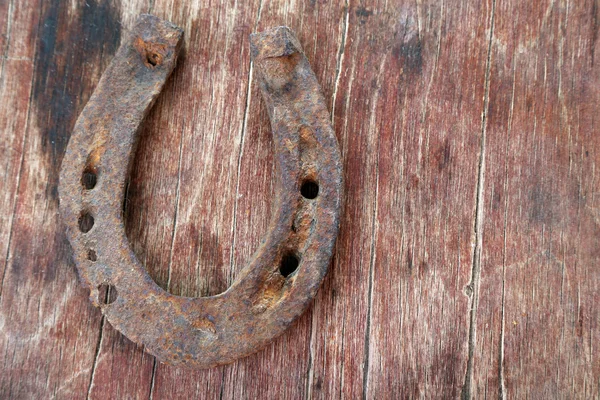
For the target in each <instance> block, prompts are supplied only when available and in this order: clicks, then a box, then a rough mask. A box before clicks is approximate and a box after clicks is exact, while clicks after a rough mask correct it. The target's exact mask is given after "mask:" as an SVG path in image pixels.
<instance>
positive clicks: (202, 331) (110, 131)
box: [59, 15, 342, 368]
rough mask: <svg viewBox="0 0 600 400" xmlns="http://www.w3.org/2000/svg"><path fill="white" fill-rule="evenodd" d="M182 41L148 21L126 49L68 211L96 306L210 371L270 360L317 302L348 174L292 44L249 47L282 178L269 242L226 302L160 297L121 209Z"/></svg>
mask: <svg viewBox="0 0 600 400" xmlns="http://www.w3.org/2000/svg"><path fill="white" fill-rule="evenodd" d="M182 37H183V31H182V30H181V29H179V28H178V27H176V26H174V25H172V24H171V23H169V22H166V21H163V20H161V19H159V18H156V17H154V16H150V15H142V16H140V17H139V19H138V21H137V23H136V25H135V27H134V28H133V30H132V31H131V32H130V33H129V34H128V35H127V36H125V37H124V39H123V41H122V44H121V46H120V48H119V50H118V51H117V53H116V55H115V57H114V59H113V61H112V63H111V64H110V66H109V67H108V69H107V70H106V71H105V72H104V74H103V76H102V78H101V80H100V82H99V84H98V86H97V88H96V90H95V92H94V94H93V95H92V97H91V99H90V100H89V102H88V103H87V106H86V107H85V109H84V110H83V112H82V114H81V115H80V117H79V119H78V121H77V123H76V126H75V129H74V132H73V134H72V136H71V139H70V142H69V144H68V148H67V152H66V155H65V157H64V160H63V165H62V170H61V175H60V185H59V193H60V211H61V216H62V218H63V220H64V223H65V225H66V227H67V235H68V238H69V241H70V243H71V245H72V248H73V252H74V258H75V262H76V265H77V269H78V271H79V274H80V276H81V279H82V281H83V282H84V284H85V285H87V286H88V288H89V290H90V300H91V301H92V302H93V304H94V305H95V306H97V307H100V309H101V310H102V313H103V314H104V315H105V316H106V318H107V319H108V321H109V322H110V323H111V324H112V325H113V326H114V327H115V328H116V329H118V330H119V331H120V332H122V333H123V334H124V335H125V336H127V337H128V338H129V339H131V340H133V341H134V342H136V343H139V344H143V345H144V346H145V348H146V350H147V351H148V352H150V353H152V354H154V355H155V356H156V357H157V358H158V359H159V360H160V361H162V362H165V363H169V364H173V365H185V366H188V367H194V368H207V367H211V366H215V365H219V364H225V363H229V362H232V361H234V360H235V359H238V358H240V357H243V356H246V355H248V354H251V353H254V352H256V351H257V350H259V349H261V348H263V347H264V346H265V345H267V344H268V343H269V342H270V341H271V340H273V338H275V337H277V336H278V335H280V334H281V333H283V332H284V331H285V330H286V329H287V328H288V327H289V326H290V324H291V323H292V322H293V321H294V320H295V319H296V318H297V317H298V316H299V315H301V314H302V312H303V311H304V310H305V309H306V307H307V306H308V304H309V303H310V301H311V300H312V298H313V297H314V295H315V293H316V291H317V289H318V287H319V285H320V283H321V281H322V280H323V277H324V276H325V274H326V272H327V268H328V265H329V261H330V258H331V254H332V249H333V245H334V243H335V239H336V236H337V231H338V219H339V208H340V194H341V188H342V182H341V162H340V152H339V148H338V144H337V140H336V138H335V135H334V132H333V130H332V128H331V125H330V115H329V113H328V111H327V108H326V106H325V101H324V98H323V96H322V94H321V89H320V86H319V84H318V82H317V80H316V77H315V75H314V73H313V71H312V70H311V68H310V65H309V63H308V60H307V59H306V57H305V56H304V54H303V51H302V48H301V46H300V44H299V42H298V40H297V39H296V37H295V36H294V34H293V33H292V32H291V31H290V29H288V28H287V27H278V28H274V29H271V30H268V31H266V32H263V33H260V34H254V35H251V37H250V41H251V51H252V58H253V60H254V63H255V69H256V71H257V75H258V81H259V84H260V88H261V91H262V94H263V98H264V100H265V102H266V104H267V108H268V111H269V116H270V120H271V127H272V131H273V141H274V150H275V153H276V168H277V171H278V172H277V186H276V195H275V199H274V207H275V208H274V210H275V212H274V215H273V218H272V220H271V223H270V225H269V231H268V233H267V234H266V236H265V238H264V240H263V241H262V242H261V245H260V247H259V248H258V250H257V251H256V252H255V253H254V255H253V257H252V259H251V260H250V261H249V263H248V264H247V266H246V267H245V268H244V269H243V270H242V271H241V272H240V273H239V276H238V277H237V279H236V281H235V282H234V283H233V284H232V285H231V287H230V288H229V289H228V290H227V291H226V292H224V293H222V294H220V295H217V296H212V297H203V298H188V297H181V296H175V295H172V294H170V293H168V292H166V291H165V290H163V289H162V288H161V287H159V286H158V285H157V284H156V283H155V282H154V281H153V280H152V278H151V277H150V276H149V275H148V273H147V271H146V269H145V268H144V266H143V265H142V264H141V263H140V261H139V260H138V259H137V258H136V256H135V254H134V253H133V251H132V249H131V247H130V245H129V242H128V240H127V237H126V235H125V229H124V224H123V217H122V202H123V197H124V187H125V181H126V178H127V175H128V171H129V166H130V164H131V162H132V159H133V154H134V150H135V144H136V136H137V135H138V131H139V129H138V127H139V125H140V123H141V122H142V120H143V119H144V117H145V115H146V114H147V112H148V110H149V109H150V108H151V107H152V104H153V102H154V100H155V99H156V97H157V96H158V94H159V93H160V91H161V89H162V88H163V85H164V83H165V81H166V80H167V78H168V77H169V75H170V74H171V72H172V71H173V69H174V67H175V64H176V61H177V56H178V52H179V49H180V47H181V43H182ZM257 173H263V172H262V171H257ZM104 296H106V298H104Z"/></svg>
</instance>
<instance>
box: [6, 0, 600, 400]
mask: <svg viewBox="0 0 600 400" xmlns="http://www.w3.org/2000/svg"><path fill="white" fill-rule="evenodd" d="M140 12H151V13H154V14H156V15H158V16H160V17H162V18H166V19H169V20H171V21H173V22H174V23H176V24H178V25H180V26H182V27H183V28H184V29H185V31H186V39H185V46H186V47H185V54H184V56H183V57H182V58H181V60H180V65H179V66H178V68H177V69H176V71H175V72H174V75H173V77H172V78H171V79H170V81H169V83H168V85H167V87H166V89H165V91H164V93H163V94H162V95H161V97H160V98H159V101H158V102H157V104H156V106H155V108H154V109H153V111H152V113H151V115H150V116H149V118H148V120H147V121H146V122H145V125H144V133H143V139H142V140H141V143H140V145H139V149H138V152H137V154H136V163H135V169H134V171H133V172H132V175H131V178H130V184H129V190H128V200H127V203H126V217H127V218H126V219H127V229H128V236H129V239H130V241H131V243H132V245H133V247H134V249H135V251H136V254H137V255H138V256H139V258H140V259H141V260H142V261H143V262H144V263H145V265H146V267H147V268H148V271H149V272H150V274H151V276H152V277H153V278H154V279H155V280H156V282H157V283H158V284H159V285H161V286H162V287H163V288H165V289H168V290H169V291H170V292H172V293H175V294H182V295H187V296H205V295H212V294H216V293H220V292H222V291H224V290H226V289H227V287H228V285H229V284H230V283H231V282H232V280H233V279H234V277H235V274H236V272H237V271H239V270H240V268H241V266H243V265H244V263H245V261H246V260H247V259H248V258H249V256H250V255H251V254H252V252H253V251H254V249H255V248H256V247H257V244H258V242H259V240H260V237H261V235H262V234H264V233H265V231H266V229H267V224H268V221H269V217H270V212H271V210H270V207H271V197H272V194H273V188H272V176H273V172H272V168H273V158H272V154H271V139H270V129H269V125H268V118H267V116H266V111H265V109H264V106H263V104H262V100H261V99H260V94H259V93H258V88H257V87H256V84H255V82H254V79H253V78H254V77H253V71H252V69H251V67H250V57H249V44H248V40H247V36H248V34H249V33H251V32H253V31H256V30H262V29H264V28H266V27H270V26H274V25H288V26H290V27H291V28H292V29H294V30H295V32H296V33H297V34H298V36H299V38H300V40H301V42H302V44H303V46H304V49H305V52H306V54H307V57H308V59H309V60H310V62H311V63H312V66H313V69H314V70H315V72H316V74H317V77H318V79H319V80H320V82H321V85H322V87H323V91H324V93H325V95H326V97H327V99H328V100H329V107H330V110H331V111H332V114H333V118H332V120H333V124H334V127H335V131H336V134H337V136H338V139H339V141H340V146H341V149H342V153H343V158H344V174H345V180H346V183H345V188H346V193H345V198H344V210H343V213H342V225H341V231H340V237H339V240H338V244H337V249H336V252H335V257H334V262H333V264H332V268H331V270H330V273H329V275H328V277H327V278H326V280H325V283H324V285H323V287H322V288H321V290H320V292H319V294H318V296H317V298H316V299H315V301H314V304H313V306H312V307H311V308H310V310H309V311H308V312H307V313H306V314H305V315H304V316H302V317H301V318H300V319H299V320H298V322H297V323H296V324H295V325H294V326H293V327H292V329H291V330H289V331H288V332H287V333H286V334H285V335H283V336H282V337H281V338H279V339H278V340H276V341H275V342H274V343H273V344H272V345H270V346H269V347H267V348H266V349H265V350H264V351H261V352H260V353H258V354H256V355H253V356H250V357H248V358H246V359H243V360H240V361H238V362H236V363H234V364H232V365H228V366H223V367H219V368H215V369H211V370H206V371H189V370H183V369H180V368H173V367H169V366H166V365H162V364H160V363H157V362H155V360H154V358H153V357H151V356H149V355H147V354H145V353H144V352H143V351H142V349H141V348H139V347H136V346H135V345H133V344H132V343H131V342H129V341H128V340H127V339H126V338H124V337H123V336H122V335H120V334H119V333H118V332H116V331H115V330H114V329H112V327H111V326H110V324H108V323H105V322H104V319H103V318H102V315H101V313H100V312H99V311H98V310H96V309H94V308H93V307H92V306H91V304H90V303H89V302H88V299H87V293H86V292H85V290H84V289H83V288H82V287H81V286H80V285H79V283H78V281H77V275H76V272H75V269H74V266H73V263H72V261H71V255H70V249H69V246H68V244H67V242H66V240H65V236H64V234H63V230H62V227H61V225H60V221H59V216H58V214H57V209H58V198H57V192H56V185H57V179H58V171H59V166H60V163H61V160H62V156H63V153H64V150H65V146H66V144H67V141H68V138H69V135H70V132H71V130H72V128H73V125H74V123H75V119H76V118H77V116H78V114H79V113H80V112H81V110H82V109H83V107H84V105H85V103H86V101H87V99H88V98H89V96H90V94H91V93H92V91H93V89H94V86H95V84H96V83H97V82H98V79H99V77H100V75H101V74H102V71H103V70H104V68H105V67H106V66H107V64H108V62H109V61H110V59H111V56H112V55H113V54H114V52H115V50H116V48H117V46H118V43H119V39H120V34H121V32H122V31H123V30H124V29H127V28H128V27H129V26H131V23H132V22H133V19H134V18H135V15H137V14H138V13H140ZM599 19H600V4H599V2H598V0H582V1H570V2H569V1H550V0H543V1H539V2H524V1H520V0H510V1H502V2H501V1H499V0H487V1H481V2H480V1H473V2H460V1H450V2H448V1H422V0H417V1H416V2H405V1H396V2H378V1H374V0H369V1H364V2H360V3H359V2H355V1H348V2H346V3H343V2H329V1H321V0H312V1H294V2H287V1H267V0H249V1H247V2H232V1H230V2H208V3H206V2H201V1H200V0H189V1H187V0H181V1H176V2H172V1H166V0H136V1H131V2H129V1H124V0H121V1H118V0H86V1H66V0H49V1H42V0H0V57H1V58H0V98H2V103H1V106H0V135H1V136H0V139H1V141H0V194H1V196H0V279H1V283H0V284H1V285H0V398H16V399H20V398H67V399H71V398H85V397H90V398H154V399H159V398H207V399H213V398H228V399H241V398H248V399H253V398H286V399H300V398H323V399H330V398H344V399H346V398H348V399H350V398H361V397H362V398H417V397H426V398H432V397H433V398H448V397H459V396H461V395H462V396H463V397H464V398H470V397H472V398H483V397H490V398H497V397H500V398H597V397H600V350H599V348H600V346H599V345H598V343H600V312H599V306H598V304H600V246H599V244H600V177H597V176H596V175H597V174H598V171H597V165H600V134H599V133H598V129H600V128H598V127H599V126H600V117H599V116H598V107H599V105H600V64H598V60H597V57H600V44H598V40H597V38H598V29H599V27H600V22H599Z"/></svg>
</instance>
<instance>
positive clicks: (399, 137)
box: [345, 1, 492, 398]
mask: <svg viewBox="0 0 600 400" xmlns="http://www.w3.org/2000/svg"><path fill="white" fill-rule="evenodd" d="M359 10H360V11H361V12H360V13H359V12H358V11H359ZM491 15H492V3H491V2H469V3H464V4H463V5H462V6H460V7H458V6H456V5H455V6H453V7H449V6H448V5H447V4H445V3H444V2H437V1H431V2H417V3H416V4H410V5H408V4H393V3H392V4H389V5H387V8H386V7H384V6H383V5H380V4H377V3H376V2H374V4H373V5H372V6H369V7H366V8H365V9H357V10H356V12H355V13H354V16H355V18H351V19H350V26H351V28H352V26H353V25H354V26H355V27H357V26H358V27H360V28H355V29H357V30H359V34H358V35H359V39H356V40H354V41H353V47H354V53H355V55H351V54H352V53H350V54H349V55H348V56H350V57H352V56H353V59H352V61H350V62H348V65H350V66H357V67H356V70H357V73H356V79H355V82H356V83H355V84H354V85H353V90H354V87H355V86H357V85H362V86H363V87H364V88H363V89H362V91H361V92H359V93H360V95H358V96H356V97H358V98H363V99H365V100H366V101H365V103H367V104H366V105H365V106H364V107H363V108H362V109H361V108H359V109H358V110H356V111H345V114H346V115H348V114H349V115H368V116H369V120H366V119H365V120H366V121H364V122H363V125H362V126H359V127H357V128H354V129H352V130H353V131H355V132H364V134H370V135H371V136H372V137H373V138H374V139H373V141H374V142H375V144H374V145H373V147H372V148H371V149H369V150H366V151H371V152H372V154H373V157H375V158H376V161H375V163H376V171H375V176H373V175H369V176H368V179H369V180H370V181H374V182H375V188H374V190H368V192H370V196H369V195H367V194H366V193H365V194H364V195H363V197H364V198H368V199H372V200H371V201H373V202H374V203H375V206H374V210H373V219H374V220H373V221H372V223H373V226H374V228H373V232H372V233H371V235H372V239H371V240H372V241H371V243H370V246H371V248H370V253H371V254H370V256H371V260H370V263H369V267H368V269H369V278H368V279H369V280H370V282H371V285H370V287H369V304H370V309H369V313H368V320H367V337H366V341H367V342H366V344H365V346H368V348H367V350H368V354H366V355H365V356H366V359H365V360H366V361H365V362H366V363H367V365H366V368H367V370H366V371H365V372H364V373H365V378H364V385H365V387H364V388H363V391H364V392H365V397H367V398H385V397H387V396H390V394H393V393H395V394H398V395H400V396H401V397H407V398H413V397H414V398H421V397H422V398H430V397H439V398H456V397H458V396H459V395H460V393H461V389H462V386H463V381H464V377H465V370H466V368H467V360H468V341H467V338H468V336H469V308H470V298H469V296H468V293H467V292H466V290H465V289H466V286H467V285H468V284H469V281H470V279H471V272H472V261H473V251H474V248H473V244H474V242H475V236H474V226H475V216H476V214H475V209H476V206H475V204H476V192H477V182H478V173H477V167H478V163H479V150H480V140H481V129H482V125H481V124H482V121H481V115H482V110H483V107H484V101H485V99H484V97H485V90H484V88H485V85H484V84H485V76H486V68H487V65H486V64H487V62H486V61H487V57H486V55H487V49H488V43H489V29H490V24H491ZM475 16H477V17H475ZM365 49H366V51H365ZM363 54H368V56H364V55H363ZM364 57H368V58H367V59H365V58H364ZM361 65H364V66H365V67H364V69H363V70H361V69H360V67H359V66H361ZM361 75H362V76H361ZM373 77H375V79H377V81H376V85H373V84H372V82H370V81H369V79H373ZM350 79H352V78H350ZM392 82H393V84H392ZM361 103H363V102H355V103H354V107H360V105H361ZM349 147H356V146H354V145H352V146H349ZM351 158H353V157H351ZM357 172H358V171H357ZM352 175H354V173H348V174H347V176H352ZM356 190H357V191H358V190H360V188H356ZM346 232H353V229H347V230H346ZM364 268H365V269H367V267H366V266H365V267H364ZM346 290H347V289H346ZM359 339H362V338H356V337H355V338H354V340H355V341H357V345H358V344H359V343H360V342H359Z"/></svg>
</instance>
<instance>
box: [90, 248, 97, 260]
mask: <svg viewBox="0 0 600 400" xmlns="http://www.w3.org/2000/svg"><path fill="white" fill-rule="evenodd" d="M87 259H88V260H90V261H96V260H98V256H97V255H96V252H95V251H94V250H92V249H89V250H88V253H87Z"/></svg>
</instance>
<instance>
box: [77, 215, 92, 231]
mask: <svg viewBox="0 0 600 400" xmlns="http://www.w3.org/2000/svg"><path fill="white" fill-rule="evenodd" d="M78 223H79V230H80V231H81V232H83V233H88V232H89V231H90V230H91V229H92V227H93V226H94V217H92V214H90V213H89V212H87V211H84V212H82V213H81V215H80V216H79V221H78Z"/></svg>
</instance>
